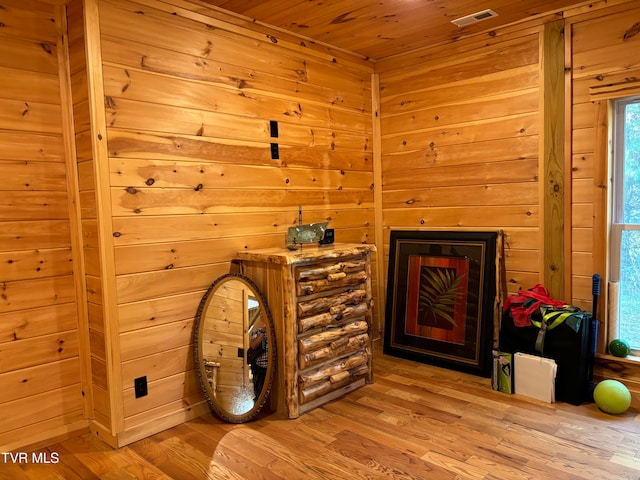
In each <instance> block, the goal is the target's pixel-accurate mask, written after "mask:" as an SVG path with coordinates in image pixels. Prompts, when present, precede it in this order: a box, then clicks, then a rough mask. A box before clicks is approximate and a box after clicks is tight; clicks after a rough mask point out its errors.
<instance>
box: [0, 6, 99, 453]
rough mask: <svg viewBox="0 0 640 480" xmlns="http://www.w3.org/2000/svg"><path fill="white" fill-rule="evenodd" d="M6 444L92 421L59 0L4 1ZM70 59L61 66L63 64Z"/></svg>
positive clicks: (1, 341)
mask: <svg viewBox="0 0 640 480" xmlns="http://www.w3.org/2000/svg"><path fill="white" fill-rule="evenodd" d="M0 24H1V25H2V28H0V78H2V88H1V89H0V145H1V148H0V169H1V170H2V176H1V177H0V191H1V193H0V198H1V200H0V288H1V289H2V295H1V296H0V386H1V388H0V450H2V451H7V450H10V449H12V448H15V447H16V446H20V445H24V444H26V443H32V442H37V441H42V440H43V439H47V438H51V437H53V436H55V435H62V434H64V433H65V432H69V431H71V430H74V429H75V430H77V429H78V428H86V425H87V422H86V420H85V418H86V415H85V412H84V411H83V408H84V402H83V394H82V384H81V360H80V344H81V343H82V342H81V339H80V338H79V333H78V316H79V315H78V306H77V304H76V290H75V288H76V287H75V282H74V261H73V260H74V258H75V257H74V254H73V252H72V243H73V242H72V235H73V233H72V231H71V227H70V225H71V222H70V213H69V195H68V187H67V185H68V179H67V175H68V174H69V172H68V171H67V166H66V164H65V156H66V153H65V142H64V140H63V115H62V108H63V106H62V105H61V92H60V77H59V63H58V54H59V52H58V49H59V48H60V46H59V44H58V41H59V35H58V29H59V28H60V25H61V23H60V19H59V17H58V16H57V14H56V10H55V7H54V6H52V5H48V4H44V3H41V2H38V1H35V0H6V1H3V2H2V8H1V9H0ZM63 68H64V67H63Z"/></svg>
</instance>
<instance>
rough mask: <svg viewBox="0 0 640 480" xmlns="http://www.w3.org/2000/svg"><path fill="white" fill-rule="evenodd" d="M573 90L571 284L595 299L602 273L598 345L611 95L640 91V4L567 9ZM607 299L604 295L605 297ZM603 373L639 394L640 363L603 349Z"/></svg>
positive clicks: (578, 294) (603, 335)
mask: <svg viewBox="0 0 640 480" xmlns="http://www.w3.org/2000/svg"><path fill="white" fill-rule="evenodd" d="M567 16H568V21H567V33H568V42H569V45H570V48H571V67H572V70H571V71H572V75H571V89H572V119H573V129H572V134H573V135H572V138H573V141H572V144H571V149H572V172H573V177H572V182H573V197H572V211H573V218H572V225H571V226H572V257H573V258H572V260H573V261H572V265H573V272H572V277H571V279H572V285H573V297H574V301H576V302H583V303H585V304H590V302H591V299H592V296H591V295H592V289H591V276H592V275H593V273H599V274H600V275H601V276H602V279H603V281H602V290H601V294H602V298H601V299H600V302H599V307H600V308H599V310H600V311H599V315H598V319H599V320H600V329H599V351H600V352H601V353H604V352H605V351H606V345H607V344H608V342H609V341H610V340H612V339H609V338H607V319H606V305H607V304H606V299H607V288H606V285H607V278H608V272H607V265H608V263H607V257H606V253H607V252H606V248H607V247H606V245H607V244H606V242H607V236H608V209H609V195H610V193H611V192H610V186H611V184H610V181H609V179H610V178H611V171H610V167H609V146H608V109H609V106H608V102H609V100H612V99H615V98H620V97H625V96H631V95H640V81H639V80H638V79H640V57H639V56H638V52H639V51H640V33H639V30H638V25H640V6H638V3H637V2H616V3H615V4H613V5H611V6H609V7H608V8H602V9H598V10H596V11H593V10H592V9H591V8H587V7H585V8H584V9H576V10H575V11H572V12H568V15H567ZM603 300H604V301H603ZM596 374H597V375H599V376H600V377H607V378H616V379H618V380H620V381H622V382H624V383H625V384H626V385H627V386H628V387H629V388H630V390H632V392H633V393H634V394H638V395H640V368H639V367H638V363H637V362H633V361H625V360H620V359H617V358H615V357H607V356H603V357H602V358H600V359H599V361H598V366H597V367H596Z"/></svg>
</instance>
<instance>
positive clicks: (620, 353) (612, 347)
mask: <svg viewBox="0 0 640 480" xmlns="http://www.w3.org/2000/svg"><path fill="white" fill-rule="evenodd" d="M609 353H611V355H613V356H614V357H626V356H627V355H629V354H630V353H631V346H630V345H629V344H628V343H627V342H626V341H625V340H621V339H619V338H617V339H615V340H612V341H611V343H610V344H609Z"/></svg>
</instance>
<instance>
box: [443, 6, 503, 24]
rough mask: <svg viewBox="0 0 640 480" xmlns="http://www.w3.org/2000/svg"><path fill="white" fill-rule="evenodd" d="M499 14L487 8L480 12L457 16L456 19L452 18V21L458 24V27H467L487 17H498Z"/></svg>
mask: <svg viewBox="0 0 640 480" xmlns="http://www.w3.org/2000/svg"><path fill="white" fill-rule="evenodd" d="M497 16H498V14H497V13H496V12H494V11H493V10H490V9H487V10H482V11H481V12H478V13H472V14H471V15H467V16H466V17H460V18H456V19H455V20H451V23H454V24H456V25H457V26H458V27H466V26H467V25H471V24H472V23H476V22H479V21H481V20H486V19H487V18H493V17H497Z"/></svg>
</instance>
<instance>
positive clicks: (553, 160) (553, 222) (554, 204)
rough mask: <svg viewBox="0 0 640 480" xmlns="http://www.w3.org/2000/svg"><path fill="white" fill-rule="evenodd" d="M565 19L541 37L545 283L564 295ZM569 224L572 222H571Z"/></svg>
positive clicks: (546, 28)
mask: <svg viewBox="0 0 640 480" xmlns="http://www.w3.org/2000/svg"><path fill="white" fill-rule="evenodd" d="M563 35H564V20H558V21H555V22H551V23H547V24H546V25H545V26H544V35H543V39H542V75H543V88H542V95H543V101H542V105H543V118H544V134H543V137H542V154H543V156H542V159H541V161H540V167H541V175H540V181H541V182H542V186H541V193H542V198H541V201H542V204H543V211H544V215H543V220H542V223H543V224H542V225H541V232H542V235H543V236H544V238H543V246H544V250H543V262H544V263H543V271H542V277H543V282H544V285H545V286H546V287H547V288H548V289H549V292H550V293H551V295H552V296H553V297H555V298H558V299H564V294H565V289H564V280H565V269H566V265H565V242H564V239H565V227H567V225H565V206H564V199H565V194H566V192H565V184H566V183H570V179H565V166H564V163H565V159H564V141H565V129H564V124H565V122H564V116H565V108H564V105H565V95H564V94H565V87H564V78H565V76H564V38H563ZM569 227H570V225H569Z"/></svg>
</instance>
